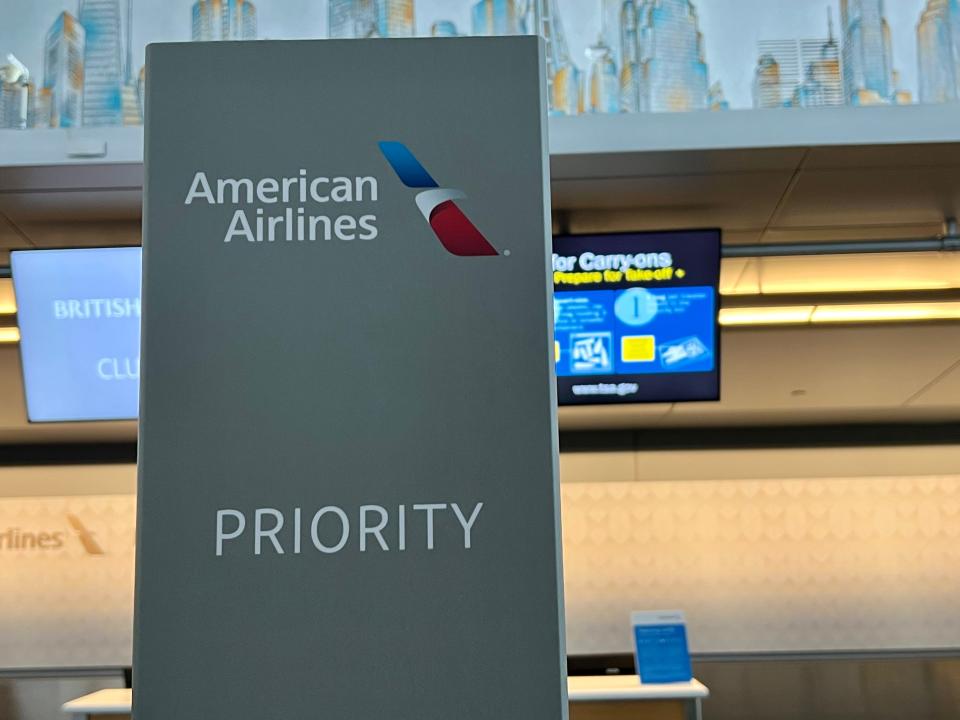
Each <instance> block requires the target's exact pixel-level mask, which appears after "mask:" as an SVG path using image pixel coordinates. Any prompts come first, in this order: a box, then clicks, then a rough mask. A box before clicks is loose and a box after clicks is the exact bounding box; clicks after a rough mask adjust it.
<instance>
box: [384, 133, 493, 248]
mask: <svg viewBox="0 0 960 720" xmlns="http://www.w3.org/2000/svg"><path fill="white" fill-rule="evenodd" d="M380 151H381V152H382V153H383V156H384V157H385V158H386V159H387V162H388V163H390V167H392V168H393V171H394V172H395V173H397V177H399V178H400V182H402V183H403V184H404V185H406V186H407V187H408V188H415V189H419V190H422V192H420V193H418V194H417V197H416V203H417V207H418V208H420V212H421V213H423V217H424V219H425V220H426V221H427V223H429V225H430V227H431V228H432V229H433V232H434V233H435V234H436V236H437V239H438V240H439V241H440V244H441V245H443V247H444V248H445V249H446V250H447V252H449V253H450V254H451V255H459V256H461V257H477V256H484V255H499V254H500V253H498V252H497V251H496V249H495V248H494V247H493V245H491V244H490V243H489V242H488V241H487V239H486V238H485V237H484V236H483V233H481V232H480V231H479V230H477V227H476V225H474V224H473V223H472V222H471V221H470V218H468V217H467V216H466V215H465V214H464V213H463V211H462V210H461V209H460V206H458V205H457V204H456V203H455V202H454V200H464V199H466V197H467V195H466V193H464V192H463V191H462V190H457V189H455V188H442V187H440V185H439V184H438V183H437V181H436V180H434V179H433V177H432V176H431V175H430V173H428V172H427V170H426V168H425V167H423V165H421V164H420V161H419V160H417V158H416V157H414V155H413V153H412V152H410V149H409V148H408V147H407V146H406V145H404V144H403V143H400V142H394V141H386V142H381V143H380Z"/></svg>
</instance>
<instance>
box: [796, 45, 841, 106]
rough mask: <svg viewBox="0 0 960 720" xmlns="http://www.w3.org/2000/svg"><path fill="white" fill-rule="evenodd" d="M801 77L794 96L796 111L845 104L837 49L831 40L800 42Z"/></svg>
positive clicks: (837, 46) (838, 49)
mask: <svg viewBox="0 0 960 720" xmlns="http://www.w3.org/2000/svg"><path fill="white" fill-rule="evenodd" d="M800 57H801V60H802V67H803V77H802V79H801V81H800V83H799V84H798V85H797V87H796V89H795V90H794V93H793V105H795V106H797V107H828V106H834V105H843V104H844V95H843V72H842V70H841V66H840V47H839V45H837V41H836V40H834V39H833V28H832V26H831V29H830V37H829V38H827V39H826V40H824V41H819V40H801V41H800Z"/></svg>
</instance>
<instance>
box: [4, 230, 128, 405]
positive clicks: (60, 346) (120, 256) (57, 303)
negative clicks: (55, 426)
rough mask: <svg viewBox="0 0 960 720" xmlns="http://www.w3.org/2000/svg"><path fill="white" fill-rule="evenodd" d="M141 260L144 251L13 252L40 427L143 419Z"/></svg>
mask: <svg viewBox="0 0 960 720" xmlns="http://www.w3.org/2000/svg"><path fill="white" fill-rule="evenodd" d="M140 257H141V251H140V248H97V249H75V250H31V251H22V252H14V253H11V265H12V268H13V284H14V291H15V293H16V297H17V320H18V324H19V326H20V355H21V360H22V364H23V377H24V386H25V388H26V398H27V415H28V417H29V419H30V420H31V421H32V422H63V421H72V420H130V419H135V418H136V417H137V409H138V397H139V385H140V382H139V381H140Z"/></svg>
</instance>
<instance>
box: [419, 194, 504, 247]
mask: <svg viewBox="0 0 960 720" xmlns="http://www.w3.org/2000/svg"><path fill="white" fill-rule="evenodd" d="M430 227H431V228H433V232H434V233H436V235H437V238H438V239H439V240H440V242H441V244H442V245H443V247H444V248H446V250H447V252H449V253H451V254H453V255H460V256H461V257H467V256H477V255H497V254H498V253H497V251H496V249H495V248H494V247H493V245H491V244H490V243H489V242H487V239H486V238H485V237H484V236H483V233H481V232H480V231H479V230H477V227H476V225H474V224H473V223H472V222H470V218H468V217H467V216H466V215H464V214H463V211H462V210H461V209H460V208H459V207H458V206H457V204H456V203H455V202H453V201H452V200H447V201H446V202H442V203H440V204H439V205H437V206H436V207H435V208H433V210H432V212H431V213H430Z"/></svg>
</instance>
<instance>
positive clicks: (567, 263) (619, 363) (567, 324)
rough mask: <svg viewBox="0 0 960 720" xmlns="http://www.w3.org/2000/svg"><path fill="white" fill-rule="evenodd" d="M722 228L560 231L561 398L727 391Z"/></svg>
mask: <svg viewBox="0 0 960 720" xmlns="http://www.w3.org/2000/svg"><path fill="white" fill-rule="evenodd" d="M719 275H720V232H719V231H716V230H707V231H690V232H671V233H633V234H617V235H589V236H587V235H583V236H561V237H556V238H554V255H553V281H554V303H553V311H554V325H555V340H556V342H555V352H556V357H555V361H556V369H557V376H558V389H559V401H560V404H561V405H576V404H599V403H615V402H679V401H684V400H717V399H719V392H720V391H719V371H718V340H719V333H718V327H717V314H718V307H717V304H718V303H717V296H718V294H717V284H718V281H719Z"/></svg>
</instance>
